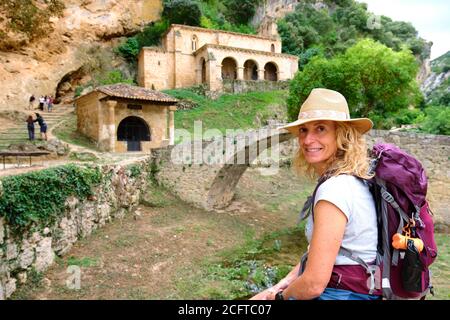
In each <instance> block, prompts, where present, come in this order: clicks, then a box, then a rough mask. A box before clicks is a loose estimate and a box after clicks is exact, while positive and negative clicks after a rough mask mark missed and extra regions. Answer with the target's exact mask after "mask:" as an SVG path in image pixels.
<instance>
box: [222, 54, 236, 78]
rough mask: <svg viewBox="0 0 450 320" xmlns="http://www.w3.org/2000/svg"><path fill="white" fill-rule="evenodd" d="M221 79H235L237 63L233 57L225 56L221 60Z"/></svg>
mask: <svg viewBox="0 0 450 320" xmlns="http://www.w3.org/2000/svg"><path fill="white" fill-rule="evenodd" d="M222 79H224V80H225V79H230V80H234V79H237V63H236V60H234V59H233V58H230V57H228V58H225V59H223V61H222Z"/></svg>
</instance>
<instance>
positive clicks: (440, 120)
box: [420, 106, 450, 135]
mask: <svg viewBox="0 0 450 320" xmlns="http://www.w3.org/2000/svg"><path fill="white" fill-rule="evenodd" d="M420 129H421V130H422V131H424V132H427V133H432V134H445V135H450V107H444V106H431V107H428V108H426V109H425V119H424V121H423V122H422V123H421V125H420Z"/></svg>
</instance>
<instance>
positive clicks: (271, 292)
mask: <svg viewBox="0 0 450 320" xmlns="http://www.w3.org/2000/svg"><path fill="white" fill-rule="evenodd" d="M274 288H275V286H273V287H271V288H269V289H266V290H264V291H262V292H260V293H258V294H257V295H255V296H253V297H251V298H250V299H249V300H274V299H275V294H276V293H277V292H278V291H279V290H278V291H277V290H275V289H274Z"/></svg>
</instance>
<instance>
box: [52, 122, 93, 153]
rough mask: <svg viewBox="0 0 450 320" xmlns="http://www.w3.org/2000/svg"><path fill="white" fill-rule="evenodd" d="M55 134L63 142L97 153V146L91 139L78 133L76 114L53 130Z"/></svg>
mask: <svg viewBox="0 0 450 320" xmlns="http://www.w3.org/2000/svg"><path fill="white" fill-rule="evenodd" d="M53 134H54V135H55V136H56V137H57V138H58V139H59V140H62V141H65V142H68V143H71V144H74V145H78V146H81V147H85V148H88V149H91V150H94V151H97V150H98V149H97V146H96V145H95V143H94V142H92V141H91V140H90V139H89V138H87V137H86V136H84V135H82V134H81V133H79V132H78V131H77V116H76V115H75V114H74V113H71V114H69V115H68V116H67V117H65V119H64V122H63V123H61V124H60V125H59V126H58V127H56V128H55V129H54V130H53Z"/></svg>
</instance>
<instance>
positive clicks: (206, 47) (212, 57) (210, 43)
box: [138, 19, 298, 91]
mask: <svg viewBox="0 0 450 320" xmlns="http://www.w3.org/2000/svg"><path fill="white" fill-rule="evenodd" d="M297 69H298V58H297V57H296V56H293V55H289V54H283V53H281V39H280V37H279V35H278V33H277V29H276V23H275V20H274V19H272V20H271V19H268V20H265V21H263V23H261V26H260V28H259V33H258V35H249V34H242V33H236V32H229V31H221V30H211V29H204V28H200V27H192V26H185V25H177V24H172V25H171V26H170V28H169V29H168V30H167V31H166V33H165V34H164V35H163V37H162V41H161V46H159V47H144V48H142V49H141V51H140V53H139V56H138V84H139V85H140V86H142V87H145V88H149V89H153V90H164V89H174V88H182V87H189V86H193V85H199V84H206V85H207V86H208V88H209V90H212V91H220V90H222V88H223V81H224V80H248V81H263V80H264V81H279V80H288V79H292V78H293V77H294V74H295V73H296V72H297Z"/></svg>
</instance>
